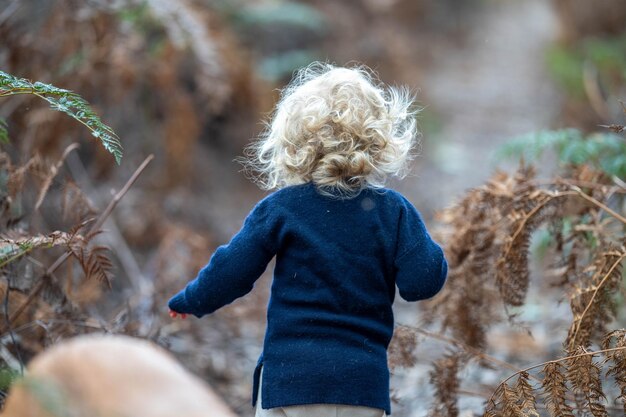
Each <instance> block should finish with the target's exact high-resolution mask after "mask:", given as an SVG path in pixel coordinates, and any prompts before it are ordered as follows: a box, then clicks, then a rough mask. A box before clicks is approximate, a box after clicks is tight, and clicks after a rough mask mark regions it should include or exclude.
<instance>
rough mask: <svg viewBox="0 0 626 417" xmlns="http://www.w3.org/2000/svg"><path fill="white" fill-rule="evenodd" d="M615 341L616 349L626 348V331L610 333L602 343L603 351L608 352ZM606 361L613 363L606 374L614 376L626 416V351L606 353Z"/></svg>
mask: <svg viewBox="0 0 626 417" xmlns="http://www.w3.org/2000/svg"><path fill="white" fill-rule="evenodd" d="M613 339H615V346H614V347H616V348H626V330H625V329H620V330H614V331H612V332H611V333H609V334H608V335H607V336H606V337H605V338H604V340H603V342H602V349H603V350H606V349H609V348H610V347H611V341H612V340H613ZM606 361H611V362H612V365H611V366H610V367H609V369H608V370H607V372H606V375H607V376H613V378H615V383H616V384H617V386H618V387H619V389H620V395H619V396H618V397H617V399H618V400H621V401H622V406H623V407H624V415H626V349H625V350H614V351H611V352H607V353H606Z"/></svg>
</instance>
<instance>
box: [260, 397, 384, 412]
mask: <svg viewBox="0 0 626 417" xmlns="http://www.w3.org/2000/svg"><path fill="white" fill-rule="evenodd" d="M266 403H267V404H266ZM310 404H334V405H352V406H360V407H370V408H376V409H379V410H381V411H384V412H385V414H387V415H390V414H391V407H390V406H381V405H380V404H374V403H370V402H348V401H346V400H334V399H328V398H325V399H323V400H320V401H303V400H297V399H296V400H292V401H272V400H268V401H264V402H263V404H261V408H263V409H264V410H268V409H270V408H277V407H289V406H294V405H310Z"/></svg>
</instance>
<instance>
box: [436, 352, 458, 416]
mask: <svg viewBox="0 0 626 417" xmlns="http://www.w3.org/2000/svg"><path fill="white" fill-rule="evenodd" d="M462 362H463V360H462V358H461V356H460V354H459V353H458V352H450V353H447V354H446V355H444V356H443V357H442V358H441V359H438V360H436V361H435V362H434V363H433V369H432V370H431V371H430V372H429V376H430V383H431V384H433V385H434V387H435V401H434V403H433V408H432V410H431V411H430V414H429V415H431V416H433V417H457V416H458V415H459V409H458V405H457V397H458V391H459V385H460V383H459V377H458V372H459V367H460V366H461V363H462Z"/></svg>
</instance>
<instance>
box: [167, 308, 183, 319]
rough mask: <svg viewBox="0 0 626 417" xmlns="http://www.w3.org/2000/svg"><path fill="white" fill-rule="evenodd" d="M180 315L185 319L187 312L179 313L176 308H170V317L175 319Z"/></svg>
mask: <svg viewBox="0 0 626 417" xmlns="http://www.w3.org/2000/svg"><path fill="white" fill-rule="evenodd" d="M178 315H180V318H181V319H183V320H185V319H186V318H187V314H185V313H177V312H175V311H174V310H170V317H171V318H173V319H175V318H176V316H178Z"/></svg>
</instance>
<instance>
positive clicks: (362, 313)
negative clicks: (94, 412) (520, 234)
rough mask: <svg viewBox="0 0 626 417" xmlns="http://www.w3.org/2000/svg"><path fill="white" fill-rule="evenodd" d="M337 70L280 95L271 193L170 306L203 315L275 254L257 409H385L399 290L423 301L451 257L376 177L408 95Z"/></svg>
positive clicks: (401, 131)
mask: <svg viewBox="0 0 626 417" xmlns="http://www.w3.org/2000/svg"><path fill="white" fill-rule="evenodd" d="M332 71H333V70H331V71H328V72H327V73H324V74H322V75H321V76H318V77H317V78H313V79H312V80H310V81H309V82H305V83H304V84H302V86H300V87H299V88H300V90H294V91H291V93H290V94H289V95H287V96H285V97H284V98H283V101H282V104H281V105H279V110H278V111H277V114H276V115H275V117H274V122H273V124H272V130H271V131H270V134H269V136H268V137H267V139H266V140H265V141H262V142H261V143H260V144H259V145H257V146H256V147H255V148H254V150H255V152H256V161H257V162H258V164H257V165H258V167H257V168H258V169H261V170H264V171H265V175H266V185H267V186H268V188H272V187H278V188H280V190H278V191H276V192H274V193H273V194H271V195H269V196H268V197H266V198H265V199H263V200H262V201H261V202H259V203H258V204H257V205H256V206H255V207H254V209H253V210H252V212H251V213H250V215H249V216H248V217H247V218H246V220H245V222H244V226H243V228H242V229H241V231H240V232H239V233H237V235H235V236H234V237H233V239H232V240H231V242H230V243H229V244H228V245H224V246H221V247H220V248H218V249H217V251H216V252H215V253H214V255H213V256H212V258H211V260H210V262H209V264H208V265H207V266H206V267H205V268H203V269H202V270H201V271H200V273H199V275H198V277H197V278H196V280H194V281H193V282H191V283H190V284H189V285H188V286H187V287H186V289H185V290H183V291H181V292H180V293H179V294H177V295H176V296H175V297H174V298H172V300H170V308H171V309H172V310H174V311H176V312H180V313H192V314H195V315H196V316H198V317H200V316H202V315H204V314H209V313H211V312H213V311H215V310H217V309H218V308H220V307H222V306H224V305H225V304H228V303H230V302H232V301H233V300H235V299H236V298H238V297H241V296H243V295H245V294H247V293H248V292H249V291H250V290H251V289H252V287H253V285H254V282H255V281H256V279H258V277H259V276H260V275H261V274H262V273H263V271H264V270H265V268H266V266H267V264H268V262H269V261H270V260H271V259H272V258H273V257H274V256H276V267H275V270H274V281H273V283H272V288H271V295H270V302H269V306H268V313H267V332H266V336H265V341H264V345H263V353H262V355H261V357H260V358H259V361H258V364H257V367H256V369H255V372H254V388H253V400H252V401H253V405H254V404H255V402H256V399H257V391H258V387H259V377H260V372H261V367H262V370H263V381H262V390H261V391H262V392H261V393H260V399H261V405H262V408H263V409H269V408H275V407H286V406H291V405H294V406H295V405H305V404H347V405H354V406H366V407H371V408H375V409H382V410H385V412H386V413H387V414H390V413H391V409H390V401H389V370H388V368H387V346H388V344H389V341H390V339H391V336H392V333H393V312H392V303H393V300H394V296H395V287H396V286H397V287H398V288H399V291H400V295H401V296H402V297H403V298H405V299H406V300H408V301H417V300H420V299H425V298H429V297H432V296H433V295H435V294H436V293H437V292H438V291H439V290H440V289H441V287H442V286H443V284H444V281H445V278H446V274H447V264H446V261H445V258H444V256H443V251H442V250H441V248H440V247H439V245H437V244H436V243H435V242H434V241H433V240H432V239H431V237H430V236H429V234H428V232H427V231H426V228H425V226H424V224H423V222H422V220H421V218H420V215H419V214H418V212H417V210H416V209H415V208H414V207H413V205H411V203H410V202H408V201H407V200H406V199H405V198H404V197H403V196H402V195H401V194H399V193H397V192H395V191H392V190H389V189H386V188H384V187H383V185H382V184H383V182H384V179H385V177H386V175H388V174H393V173H398V172H399V171H400V170H402V169H403V168H404V165H405V162H406V160H407V158H408V151H409V149H410V147H411V142H412V141H413V139H414V137H413V136H414V134H415V132H414V131H413V129H414V123H413V122H405V121H404V120H405V119H407V118H408V116H409V114H408V113H407V111H406V106H407V103H404V105H401V104H402V103H399V102H398V101H402V100H401V97H399V96H397V93H393V94H392V97H391V98H388V100H387V99H385V97H384V96H383V95H381V94H382V93H380V90H379V89H377V87H373V86H372V85H371V84H369V81H368V80H367V79H366V78H363V74H362V73H359V72H356V74H357V76H356V81H355V79H354V78H355V75H354V74H353V73H351V72H350V71H351V70H346V69H339V70H336V71H338V72H337V73H336V74H333V73H332ZM323 77H326V78H323ZM359 77H360V78H359ZM315 82H317V83H318V84H320V85H321V86H320V85H317V86H316V84H315ZM368 89H371V90H372V91H369V90H368ZM317 91H321V92H320V93H319V94H314V93H315V92H317ZM392 91H393V90H392ZM394 94H395V95H394ZM378 101H380V103H379V102H378ZM313 115H315V117H314V116H313ZM316 117H317V119H316ZM257 410H258V406H257Z"/></svg>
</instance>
